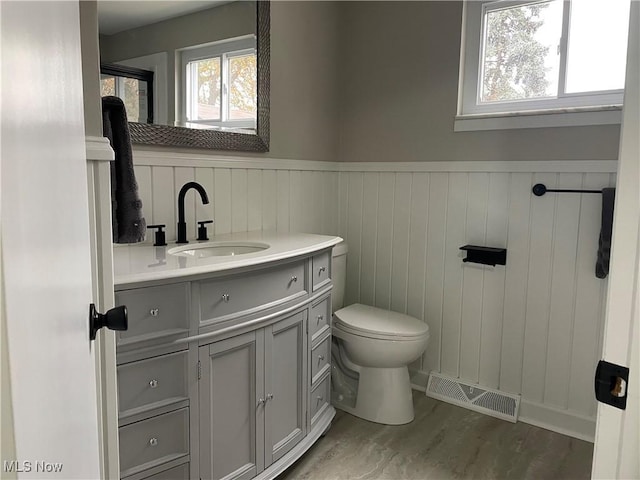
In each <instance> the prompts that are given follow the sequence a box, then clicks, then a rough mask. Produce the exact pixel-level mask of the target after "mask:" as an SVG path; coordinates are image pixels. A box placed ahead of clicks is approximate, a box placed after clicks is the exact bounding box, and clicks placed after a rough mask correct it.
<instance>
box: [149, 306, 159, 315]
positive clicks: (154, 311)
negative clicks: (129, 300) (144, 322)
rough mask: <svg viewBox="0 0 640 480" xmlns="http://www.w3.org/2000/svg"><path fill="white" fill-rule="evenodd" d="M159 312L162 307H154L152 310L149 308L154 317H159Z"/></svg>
mask: <svg viewBox="0 0 640 480" xmlns="http://www.w3.org/2000/svg"><path fill="white" fill-rule="evenodd" d="M159 313H160V309H158V308H152V309H151V310H149V315H151V316H152V317H157V316H158V314H159Z"/></svg>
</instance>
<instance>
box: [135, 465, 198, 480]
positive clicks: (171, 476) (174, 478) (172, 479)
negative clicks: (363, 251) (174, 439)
mask: <svg viewBox="0 0 640 480" xmlns="http://www.w3.org/2000/svg"><path fill="white" fill-rule="evenodd" d="M143 480H189V464H188V463H183V464H182V465H178V466H177V467H173V468H170V469H169V470H165V471H164V472H160V473H156V474H155V475H151V476H150V477H144V479H143Z"/></svg>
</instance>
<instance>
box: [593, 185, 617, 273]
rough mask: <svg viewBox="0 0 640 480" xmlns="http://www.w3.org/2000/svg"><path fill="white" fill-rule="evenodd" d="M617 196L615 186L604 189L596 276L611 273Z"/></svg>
mask: <svg viewBox="0 0 640 480" xmlns="http://www.w3.org/2000/svg"><path fill="white" fill-rule="evenodd" d="M615 197H616V189H615V188H603V189H602V225H601V227H600V238H599V239H598V256H597V259H596V277H598V278H606V277H607V275H609V261H610V257H611V234H612V232H613V206H614V201H615Z"/></svg>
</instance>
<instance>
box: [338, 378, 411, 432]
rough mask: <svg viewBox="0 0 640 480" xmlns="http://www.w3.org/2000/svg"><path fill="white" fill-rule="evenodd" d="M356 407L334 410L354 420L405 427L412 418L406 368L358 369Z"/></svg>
mask: <svg viewBox="0 0 640 480" xmlns="http://www.w3.org/2000/svg"><path fill="white" fill-rule="evenodd" d="M359 374H360V378H359V381H358V396H357V398H356V406H355V408H349V407H347V406H342V405H339V404H337V405H336V407H337V408H340V409H341V410H344V411H346V412H348V413H350V414H352V415H355V416H356V417H360V418H363V419H365V420H369V421H371V422H376V423H382V424H384V425H404V424H405V423H410V422H412V421H413V419H414V412H413V396H412V393H411V383H410V381H409V369H408V368H407V367H399V368H367V367H360V371H359Z"/></svg>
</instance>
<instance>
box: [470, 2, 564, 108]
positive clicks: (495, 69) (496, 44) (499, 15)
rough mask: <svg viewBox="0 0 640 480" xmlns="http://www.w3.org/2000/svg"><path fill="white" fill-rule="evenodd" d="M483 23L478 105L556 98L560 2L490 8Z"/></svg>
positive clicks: (560, 32) (560, 28) (560, 29)
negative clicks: (479, 101) (483, 33)
mask: <svg viewBox="0 0 640 480" xmlns="http://www.w3.org/2000/svg"><path fill="white" fill-rule="evenodd" d="M484 22H485V30H484V31H485V37H484V50H483V57H482V77H481V78H482V86H481V91H480V93H481V95H480V100H481V102H499V101H505V100H522V99H527V98H543V97H553V96H556V95H557V92H558V70H559V63H560V55H559V51H558V50H559V49H558V45H559V44H560V37H561V36H562V0H550V1H546V2H539V3H533V4H528V5H522V6H517V7H512V8H504V9H497V10H489V11H487V13H486V14H485V18H484Z"/></svg>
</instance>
